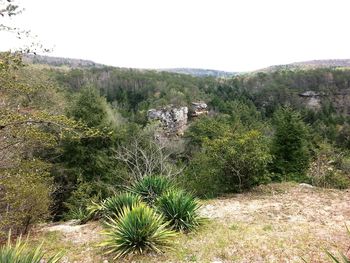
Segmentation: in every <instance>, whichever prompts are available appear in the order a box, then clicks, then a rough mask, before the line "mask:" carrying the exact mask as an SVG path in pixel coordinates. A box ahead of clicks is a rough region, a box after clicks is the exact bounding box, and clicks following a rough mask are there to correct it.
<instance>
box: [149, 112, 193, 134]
mask: <svg viewBox="0 0 350 263" xmlns="http://www.w3.org/2000/svg"><path fill="white" fill-rule="evenodd" d="M187 114H188V108H187V107H178V108H177V107H173V106H168V107H164V108H162V109H150V110H149V111H148V113H147V116H148V119H149V120H159V121H160V123H161V126H162V128H163V129H164V131H165V133H166V134H167V135H182V134H183V132H184V129H185V128H186V124H187V118H188V117H187Z"/></svg>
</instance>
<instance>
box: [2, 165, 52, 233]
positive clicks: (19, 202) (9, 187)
mask: <svg viewBox="0 0 350 263" xmlns="http://www.w3.org/2000/svg"><path fill="white" fill-rule="evenodd" d="M20 167H21V169H17V168H13V169H6V170H3V173H2V174H1V175H0V189H2V190H1V191H0V239H2V238H3V237H6V234H7V233H8V231H9V229H12V232H13V233H14V234H16V235H18V234H21V233H26V232H27V231H28V230H29V229H30V227H31V226H32V225H33V224H35V223H38V222H40V221H43V220H45V219H47V218H48V217H49V207H50V204H51V198H50V195H51V192H52V181H51V180H50V177H49V174H48V172H47V170H48V167H47V165H45V163H42V162H38V161H36V162H24V161H23V162H22V163H21V165H20ZM39 169H40V170H39Z"/></svg>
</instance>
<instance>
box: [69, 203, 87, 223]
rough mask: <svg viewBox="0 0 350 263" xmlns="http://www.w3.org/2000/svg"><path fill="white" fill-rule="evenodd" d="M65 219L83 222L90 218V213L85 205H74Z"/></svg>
mask: <svg viewBox="0 0 350 263" xmlns="http://www.w3.org/2000/svg"><path fill="white" fill-rule="evenodd" d="M65 219H66V220H77V221H78V222H79V224H85V223H86V222H87V221H89V220H90V219H91V215H90V213H89V212H88V210H87V209H86V208H85V207H74V208H73V209H71V210H70V211H69V212H68V213H67V214H66V215H65Z"/></svg>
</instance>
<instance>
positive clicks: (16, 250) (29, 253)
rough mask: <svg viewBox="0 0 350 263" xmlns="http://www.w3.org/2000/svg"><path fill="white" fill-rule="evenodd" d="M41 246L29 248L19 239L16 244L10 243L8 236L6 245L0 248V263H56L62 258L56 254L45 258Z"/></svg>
mask: <svg viewBox="0 0 350 263" xmlns="http://www.w3.org/2000/svg"><path fill="white" fill-rule="evenodd" d="M42 245H43V244H41V245H39V246H37V247H36V248H29V247H28V244H27V242H23V241H22V239H21V237H19V238H18V239H17V241H16V244H15V245H13V244H12V243H11V239H10V235H9V238H8V242H7V244H5V245H3V246H1V247H0V262H1V263H41V262H44V261H45V262H46V263H56V262H59V261H60V259H61V258H62V253H58V254H56V255H54V256H52V257H47V256H46V255H45V253H44V252H43V250H42Z"/></svg>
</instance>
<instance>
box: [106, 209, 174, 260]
mask: <svg viewBox="0 0 350 263" xmlns="http://www.w3.org/2000/svg"><path fill="white" fill-rule="evenodd" d="M106 224H107V226H108V228H107V229H106V230H105V231H104V234H105V235H106V236H107V237H108V239H107V240H106V241H104V242H103V243H101V246H103V247H106V248H107V252H106V254H113V255H114V259H116V258H119V257H122V256H125V255H128V254H133V253H137V254H141V253H146V252H157V253H158V252H161V251H162V250H163V249H164V248H167V247H169V246H170V241H171V238H172V237H174V236H175V235H176V233H175V232H174V231H172V230H168V229H167V226H168V223H165V221H164V218H163V216H161V215H158V214H157V213H156V212H155V211H154V210H153V209H152V208H150V207H148V206H146V205H145V204H140V205H138V206H136V207H133V209H132V210H130V209H128V208H125V209H124V210H123V212H122V214H121V216H120V217H119V218H116V219H113V218H108V221H107V222H106Z"/></svg>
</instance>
